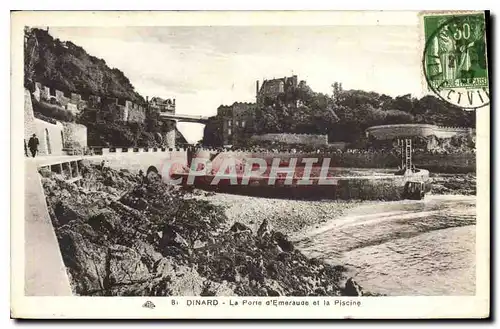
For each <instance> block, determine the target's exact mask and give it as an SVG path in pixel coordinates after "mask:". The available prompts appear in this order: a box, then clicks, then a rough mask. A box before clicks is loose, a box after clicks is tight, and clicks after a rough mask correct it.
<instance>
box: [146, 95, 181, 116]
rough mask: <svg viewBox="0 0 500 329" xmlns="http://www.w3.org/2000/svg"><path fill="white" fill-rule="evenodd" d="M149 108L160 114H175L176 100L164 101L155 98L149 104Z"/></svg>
mask: <svg viewBox="0 0 500 329" xmlns="http://www.w3.org/2000/svg"><path fill="white" fill-rule="evenodd" d="M149 108H150V109H151V110H157V111H158V112H168V113H170V114H175V98H173V99H169V98H167V99H163V98H160V97H153V98H151V101H150V102H149Z"/></svg>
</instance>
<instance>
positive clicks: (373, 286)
mask: <svg viewBox="0 0 500 329" xmlns="http://www.w3.org/2000/svg"><path fill="white" fill-rule="evenodd" d="M475 200H476V198H475V196H456V195H455V196H450V195H443V196H432V195H428V196H426V198H425V200H422V201H409V200H405V201H397V202H369V203H364V204H363V205H361V206H359V207H356V208H354V209H352V210H350V211H349V212H348V213H347V214H346V215H345V216H344V217H342V218H339V219H336V220H334V221H331V222H329V223H327V224H326V225H325V226H323V227H320V228H318V229H317V230H315V231H313V232H310V233H309V234H308V235H307V237H305V238H303V239H301V240H300V241H299V242H298V247H299V248H300V249H301V250H302V251H303V252H304V253H305V254H306V255H308V256H311V257H318V258H321V259H324V260H325V261H327V262H331V263H335V264H343V265H346V267H347V268H348V273H347V275H349V276H353V277H355V280H356V281H357V282H358V283H359V284H360V285H361V286H363V287H364V288H365V290H368V291H371V292H377V293H382V294H386V295H392V296H412V295H474V294H475V229H476V225H475V224H476V201H475Z"/></svg>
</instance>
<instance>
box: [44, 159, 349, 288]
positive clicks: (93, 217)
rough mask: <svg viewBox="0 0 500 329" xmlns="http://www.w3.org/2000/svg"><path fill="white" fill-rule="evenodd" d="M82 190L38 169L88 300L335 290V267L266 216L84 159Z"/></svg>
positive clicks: (75, 282) (77, 283)
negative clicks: (253, 225) (233, 215)
mask: <svg viewBox="0 0 500 329" xmlns="http://www.w3.org/2000/svg"><path fill="white" fill-rule="evenodd" d="M82 172H83V176H84V178H83V180H82V181H81V186H76V185H75V184H68V183H66V182H64V181H63V180H61V179H60V178H59V177H58V176H57V175H54V174H51V173H49V172H42V175H43V176H44V177H43V178H42V182H43V186H44V189H45V194H46V198H47V204H48V206H49V213H50V216H51V219H52V223H53V226H54V228H55V231H56V235H57V238H58V241H59V246H60V249H61V253H62V256H63V259H64V262H65V265H66V267H67V269H68V272H69V274H70V280H71V282H72V289H73V292H74V293H75V294H78V295H92V296H95V295H97V296H118V295H119V296H144V295H149V296H168V295H184V296H199V295H205V296H213V295H226V296H227V295H242V296H279V295H293V296H304V295H322V296H324V295H330V296H332V295H341V294H344V293H346V292H345V290H343V289H342V288H340V287H339V280H340V278H341V276H342V273H343V268H342V267H339V266H330V265H328V264H325V263H322V262H320V261H317V260H310V259H308V258H306V257H305V256H304V255H303V254H302V253H300V252H299V251H298V250H296V249H295V248H294V246H293V244H292V243H291V242H290V241H289V240H288V239H287V237H286V236H285V235H283V234H282V233H280V232H276V231H274V230H272V229H271V228H270V227H269V224H268V223H267V221H266V220H264V222H263V223H262V224H261V226H260V228H259V230H258V231H257V232H252V230H251V229H249V228H248V227H246V226H245V225H243V224H240V223H235V224H233V225H232V226H231V227H229V222H228V221H227V217H226V215H225V212H224V209H223V208H221V207H220V206H215V205H213V204H211V203H209V202H207V201H202V200H197V199H195V198H193V197H192V195H191V194H188V193H187V192H183V191H182V190H178V189H174V188H173V187H169V186H166V185H164V184H162V183H161V182H159V181H157V180H154V179H153V180H147V179H144V178H142V177H139V176H138V175H134V174H131V173H128V172H126V171H120V172H118V171H114V170H111V169H108V168H99V167H97V166H94V165H90V164H86V165H85V166H84V168H83V170H82Z"/></svg>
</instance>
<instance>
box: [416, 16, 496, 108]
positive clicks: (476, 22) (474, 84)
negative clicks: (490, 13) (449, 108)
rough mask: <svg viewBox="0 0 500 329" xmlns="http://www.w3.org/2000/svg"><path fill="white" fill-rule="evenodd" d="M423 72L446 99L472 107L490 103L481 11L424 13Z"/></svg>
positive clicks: (439, 94) (435, 90)
mask: <svg viewBox="0 0 500 329" xmlns="http://www.w3.org/2000/svg"><path fill="white" fill-rule="evenodd" d="M423 23H424V35H425V40H426V44H425V50H424V55H423V61H422V64H423V71H424V75H425V79H426V82H427V85H428V88H429V89H430V90H431V91H433V92H434V93H435V94H436V95H437V96H439V97H440V98H441V99H443V100H444V101H446V102H449V103H451V104H453V105H456V106H459V107H461V108H465V109H475V108H480V107H483V106H485V105H488V104H489V102H490V94H489V84H488V80H489V79H488V61H487V55H486V33H485V25H486V24H485V15H484V13H473V14H470V13H469V14H454V15H442V14H441V15H433V14H429V15H424V17H423Z"/></svg>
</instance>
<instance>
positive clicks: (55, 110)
mask: <svg viewBox="0 0 500 329" xmlns="http://www.w3.org/2000/svg"><path fill="white" fill-rule="evenodd" d="M32 104H33V112H34V113H35V115H36V114H37V113H39V114H41V115H42V116H43V117H44V118H47V117H48V118H52V119H55V120H59V121H64V122H74V121H75V115H74V114H73V113H71V112H69V111H68V110H66V109H64V108H62V107H60V106H58V105H55V104H49V103H46V102H44V101H37V100H36V99H35V98H33V99H32ZM42 120H43V119H42Z"/></svg>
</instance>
